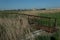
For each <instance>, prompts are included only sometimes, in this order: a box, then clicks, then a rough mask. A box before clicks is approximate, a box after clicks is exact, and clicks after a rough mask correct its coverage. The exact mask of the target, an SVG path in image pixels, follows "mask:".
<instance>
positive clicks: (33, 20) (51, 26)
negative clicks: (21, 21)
mask: <svg viewBox="0 0 60 40" xmlns="http://www.w3.org/2000/svg"><path fill="white" fill-rule="evenodd" d="M20 15H23V16H27V18H28V23H29V24H30V25H31V27H33V28H35V29H36V30H40V29H42V30H44V31H46V32H48V33H53V32H56V31H57V29H56V18H51V17H45V16H36V15H28V14H20ZM40 20H41V21H40ZM42 20H43V21H42ZM39 21H40V22H39ZM44 21H46V22H48V23H45V24H46V25H44V24H43V22H44Z"/></svg>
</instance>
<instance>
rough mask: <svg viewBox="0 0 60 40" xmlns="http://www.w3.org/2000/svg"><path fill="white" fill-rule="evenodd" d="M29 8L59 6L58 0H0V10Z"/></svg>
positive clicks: (59, 1)
mask: <svg viewBox="0 0 60 40" xmlns="http://www.w3.org/2000/svg"><path fill="white" fill-rule="evenodd" d="M31 8H60V0H0V10H1V9H31Z"/></svg>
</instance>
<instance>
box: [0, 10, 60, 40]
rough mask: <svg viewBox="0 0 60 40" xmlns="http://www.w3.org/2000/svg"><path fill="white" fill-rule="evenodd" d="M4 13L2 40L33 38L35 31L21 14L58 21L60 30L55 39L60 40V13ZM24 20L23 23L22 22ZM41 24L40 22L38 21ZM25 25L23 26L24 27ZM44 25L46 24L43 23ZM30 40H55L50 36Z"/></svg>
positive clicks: (0, 16) (0, 14) (0, 21)
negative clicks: (27, 36)
mask: <svg viewBox="0 0 60 40" xmlns="http://www.w3.org/2000/svg"><path fill="white" fill-rule="evenodd" d="M55 11H56V10H54V11H50V12H49V11H48V12H47V11H45V12H39V11H36V12H35V11H2V12H0V40H27V39H26V34H28V35H29V36H31V34H32V32H31V31H33V29H32V28H31V27H30V25H29V24H28V22H27V20H26V19H27V18H26V16H19V14H22V13H23V14H29V15H38V16H45V17H51V18H56V19H57V24H56V26H57V28H59V30H58V31H57V32H56V33H54V35H53V37H54V38H55V39H56V40H60V27H59V26H60V12H59V11H57V12H55ZM21 18H22V20H23V23H22V21H21V20H20V19H21ZM43 20H46V19H43ZM38 22H39V21H38ZM22 24H23V25H22ZM42 24H44V22H43V23H42ZM42 35H43V34H42ZM28 40H54V39H53V38H52V39H51V38H50V36H37V37H36V38H32V37H31V38H30V39H28Z"/></svg>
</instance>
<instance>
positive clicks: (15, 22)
mask: <svg viewBox="0 0 60 40" xmlns="http://www.w3.org/2000/svg"><path fill="white" fill-rule="evenodd" d="M20 19H22V21H23V24H21V21H20ZM30 30H31V29H30V27H29V25H28V22H27V20H26V19H25V17H24V18H22V17H20V16H18V17H17V18H0V40H27V39H26V36H25V35H26V34H28V35H30V34H31V31H30ZM30 40H33V39H32V38H31V39H30Z"/></svg>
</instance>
